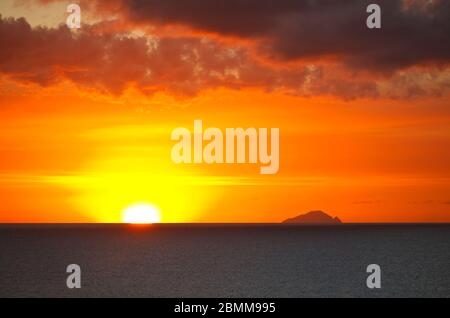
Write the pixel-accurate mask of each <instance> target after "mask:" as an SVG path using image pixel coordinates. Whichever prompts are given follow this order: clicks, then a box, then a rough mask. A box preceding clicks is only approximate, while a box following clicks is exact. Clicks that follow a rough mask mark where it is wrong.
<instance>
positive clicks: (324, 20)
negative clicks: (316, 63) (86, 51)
mask: <svg viewBox="0 0 450 318" xmlns="http://www.w3.org/2000/svg"><path fill="white" fill-rule="evenodd" d="M373 2H374V1H371V0H370V1H369V0H346V1H335V0H308V1H298V0H277V1H274V0H216V1H210V0H183V1H179V0H165V1H160V0H131V1H124V2H123V7H124V8H126V10H127V11H128V15H129V19H131V20H132V21H137V22H152V23H160V24H182V25H186V26H189V27H192V28H194V29H198V30H202V31H208V32H214V33H218V34H221V35H231V36H236V37H242V38H247V39H251V40H255V41H257V42H258V43H259V53H260V54H262V55H265V56H269V57H271V58H273V59H278V60H295V59H302V58H318V57H323V56H332V57H337V58H339V59H340V60H341V61H342V62H344V63H346V64H348V65H351V66H353V67H356V68H365V69H371V70H380V71H385V72H392V71H395V70H397V69H400V68H405V67H408V66H411V65H416V64H419V63H428V62H436V63H448V62H449V60H450V1H436V0H435V1H434V2H431V1H425V0H379V1H376V3H378V4H379V5H380V6H381V8H382V29H381V30H369V29H368V28H367V27H366V23H365V21H366V18H367V15H368V14H367V13H366V7H367V5H368V4H370V3H373Z"/></svg>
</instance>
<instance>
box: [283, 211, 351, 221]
mask: <svg viewBox="0 0 450 318" xmlns="http://www.w3.org/2000/svg"><path fill="white" fill-rule="evenodd" d="M281 223H283V224H342V221H341V220H340V219H339V218H338V217H334V218H333V217H331V216H329V215H328V214H326V213H325V212H323V211H310V212H308V213H305V214H301V215H299V216H296V217H293V218H290V219H286V220H284V221H283V222H281Z"/></svg>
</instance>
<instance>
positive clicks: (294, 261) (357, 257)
mask: <svg viewBox="0 0 450 318" xmlns="http://www.w3.org/2000/svg"><path fill="white" fill-rule="evenodd" d="M69 264H77V265H79V266H80V268H81V288H80V289H69V288H67V286H66V279H67V277H68V275H69V274H68V273H66V267H67V266H68V265H69ZM369 264H378V265H379V266H380V268H381V289H369V288H368V287H367V286H366V279H367V277H368V275H369V274H368V273H367V272H366V268H367V266H368V265H369ZM0 297H270V298H271V297H450V224H345V225H333V226H305V225H280V224H264V225H256V224H255V225H243V224H242V225H239V224H236V225H231V224H229V225H227V224H172V225H170V224H158V225H151V226H131V225H117V224H115V225H114V224H104V225H94V224H91V225H88V224H72V225H62V224H59V225H58V224H55V225H13V224H9V225H7V224H4V225H0Z"/></svg>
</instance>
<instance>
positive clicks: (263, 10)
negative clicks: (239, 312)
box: [0, 0, 450, 222]
mask: <svg viewBox="0 0 450 318" xmlns="http://www.w3.org/2000/svg"><path fill="white" fill-rule="evenodd" d="M74 2H76V1H74ZM372 2H373V1H372ZM77 3H79V4H80V6H81V9H82V27H81V29H79V30H69V29H68V28H67V27H66V25H65V21H66V18H67V13H66V5H67V2H66V1H57V0H42V1H38V0H20V1H13V0H6V1H1V3H0V15H1V17H0V43H1V50H0V118H1V119H0V120H1V125H0V202H2V204H1V206H0V222H120V221H121V213H122V211H123V210H124V209H125V208H126V207H127V206H130V205H132V204H134V203H138V202H148V203H151V204H154V205H156V206H158V207H159V208H160V210H161V213H162V221H163V222H280V221H282V220H284V219H286V218H289V217H292V216H295V215H298V214H300V213H304V212H307V211H310V210H317V209H321V210H324V211H326V212H328V213H329V214H331V215H332V216H339V218H340V219H342V220H343V221H344V222H450V164H449V162H450V94H449V93H450V67H449V62H450V2H448V1H421V0H409V1H408V0H390V1H378V2H377V3H379V4H380V6H381V7H382V28H381V29H380V30H370V29H368V28H367V27H366V25H365V19H366V17H367V13H366V6H367V5H368V4H369V3H371V2H370V1H363V0H361V1H356V0H355V1H353V0H348V1H346V2H345V3H341V2H340V1H339V2H338V1H328V0H323V1H290V0H285V1H261V0H259V1H256V0H254V1H253V0H247V1H244V0H241V1H238V0H228V1H201V0H184V1H175V0H165V1H151V0H149V1H143V0H142V1H141V0H132V1H121V0H112V1H98V0H94V1H79V2H77ZM195 119H201V120H203V125H204V126H205V127H218V128H221V129H225V128H227V127H256V128H258V127H266V128H271V127H277V128H280V170H279V172H278V174H275V175H260V174H259V165H248V164H244V165H207V164H201V165H176V164H174V163H173V162H172V161H171V158H170V153H171V148H172V146H173V145H174V142H173V141H171V140H170V134H171V132H172V130H173V129H175V128H177V127H186V128H188V129H191V130H192V129H193V122H194V120H195Z"/></svg>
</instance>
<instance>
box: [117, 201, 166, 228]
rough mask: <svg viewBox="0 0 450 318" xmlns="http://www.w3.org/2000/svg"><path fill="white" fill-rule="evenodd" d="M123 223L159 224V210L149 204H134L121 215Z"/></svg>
mask: <svg viewBox="0 0 450 318" xmlns="http://www.w3.org/2000/svg"><path fill="white" fill-rule="evenodd" d="M122 219H123V223H129V224H152V223H159V222H161V212H160V210H159V209H158V208H157V207H156V206H154V205H151V204H134V205H131V206H129V207H127V208H126V209H125V210H124V211H123V215H122Z"/></svg>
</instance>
